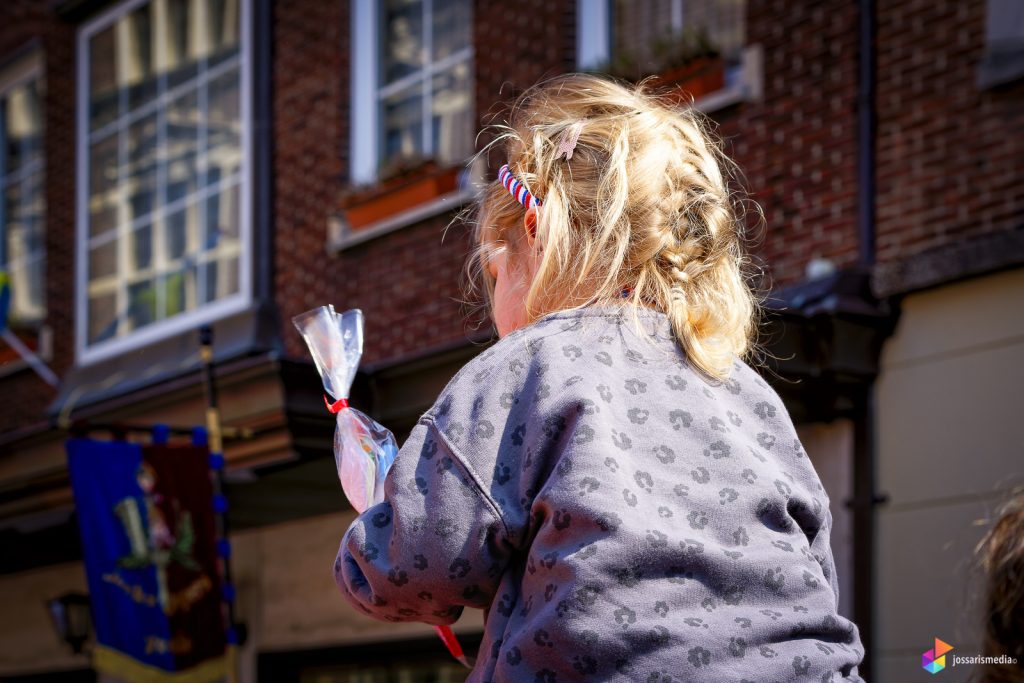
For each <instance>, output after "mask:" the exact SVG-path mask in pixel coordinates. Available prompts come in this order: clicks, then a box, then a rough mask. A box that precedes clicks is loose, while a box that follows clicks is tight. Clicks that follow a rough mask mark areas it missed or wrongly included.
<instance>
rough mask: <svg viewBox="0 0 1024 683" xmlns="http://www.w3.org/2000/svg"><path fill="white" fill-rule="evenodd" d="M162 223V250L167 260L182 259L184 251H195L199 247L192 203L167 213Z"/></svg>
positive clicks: (194, 209)
mask: <svg viewBox="0 0 1024 683" xmlns="http://www.w3.org/2000/svg"><path fill="white" fill-rule="evenodd" d="M164 225H165V228H164V239H165V242H166V243H165V245H164V252H165V254H166V256H165V258H166V259H167V260H168V261H169V262H172V261H178V260H180V259H182V258H183V257H184V256H185V254H186V253H195V251H196V250H197V249H198V247H199V236H198V228H199V225H198V219H197V217H196V207H195V205H194V204H192V205H189V206H187V207H185V208H183V209H181V210H180V211H174V212H173V213H171V214H168V215H167V217H166V218H164Z"/></svg>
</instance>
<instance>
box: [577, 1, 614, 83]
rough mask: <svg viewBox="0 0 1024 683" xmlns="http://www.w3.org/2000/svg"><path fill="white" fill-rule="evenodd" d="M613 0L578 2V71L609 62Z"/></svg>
mask: <svg viewBox="0 0 1024 683" xmlns="http://www.w3.org/2000/svg"><path fill="white" fill-rule="evenodd" d="M611 35H612V26H611V0H576V69H577V70H579V71H582V70H584V69H589V68H591V67H594V66H597V65H598V64H600V63H602V62H604V61H606V60H608V58H609V57H610V56H611V54H612V45H611Z"/></svg>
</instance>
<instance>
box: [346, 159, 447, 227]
mask: <svg viewBox="0 0 1024 683" xmlns="http://www.w3.org/2000/svg"><path fill="white" fill-rule="evenodd" d="M458 176H459V169H458V168H457V167H453V168H448V169H442V170H439V171H435V172H433V173H429V174H428V175H420V176H417V177H414V178H409V179H402V180H403V181H404V182H402V181H399V182H395V183H386V184H385V185H384V186H382V187H381V188H380V190H379V191H376V192H374V193H373V194H372V195H370V196H362V197H358V198H352V199H350V200H348V201H345V202H343V203H342V208H343V209H344V210H345V216H346V218H347V219H348V225H349V228H350V229H352V230H358V229H359V228H362V227H365V226H367V225H370V224H372V223H376V222H377V221H380V220H383V219H385V218H387V217H388V216H392V215H394V214H396V213H400V212H402V211H405V210H407V209H411V208H413V207H414V206H418V205H420V204H423V203H425V202H428V201H430V200H431V199H435V198H437V197H440V196H441V195H445V194H448V193H449V192H452V191H454V190H455V188H456V187H457V185H458Z"/></svg>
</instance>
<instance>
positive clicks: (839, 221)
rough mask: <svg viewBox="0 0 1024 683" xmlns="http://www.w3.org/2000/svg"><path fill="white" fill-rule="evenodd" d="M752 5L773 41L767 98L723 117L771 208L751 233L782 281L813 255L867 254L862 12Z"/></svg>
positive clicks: (755, 40)
mask: <svg viewBox="0 0 1024 683" xmlns="http://www.w3.org/2000/svg"><path fill="white" fill-rule="evenodd" d="M748 8H749V9H748V16H747V36H748V43H749V44H761V45H762V46H763V48H764V100H763V102H745V103H742V104H740V105H739V106H738V107H736V108H734V109H733V110H731V111H726V112H722V113H721V114H717V115H716V118H717V119H718V120H720V121H721V126H722V127H721V131H720V133H721V135H722V136H723V137H725V138H727V140H728V141H729V147H728V151H729V152H730V154H731V156H732V158H733V159H734V160H735V161H736V163H737V164H738V165H739V167H740V169H741V171H742V172H743V174H744V176H745V178H744V179H743V186H744V187H745V188H746V189H747V191H748V192H749V193H750V198H751V199H753V200H754V201H756V202H757V203H758V204H760V206H761V207H762V208H763V209H764V214H765V221H766V225H765V228H764V232H763V233H755V234H752V237H756V238H757V240H758V244H757V248H756V253H757V256H758V257H759V258H760V259H762V260H763V261H764V262H765V264H764V265H765V269H766V271H767V273H768V274H769V276H770V278H771V280H770V281H771V282H772V284H774V285H775V286H776V287H778V286H782V285H786V284H789V283H792V282H797V281H800V280H802V279H803V278H804V269H805V267H806V264H807V262H808V261H810V259H812V258H814V257H822V258H828V259H831V260H832V261H833V262H834V263H835V264H836V265H837V266H838V267H844V266H847V265H851V264H853V263H856V261H857V258H858V243H857V137H856V136H857V118H856V115H857V114H856V107H857V64H858V62H857V59H858V45H857V41H858V33H857V31H858V25H857V24H858V14H857V6H856V3H855V2H851V1H848V0H838V1H831V2H820V3H803V2H786V1H785V0H771V1H770V2H748ZM752 220H753V216H751V221H752Z"/></svg>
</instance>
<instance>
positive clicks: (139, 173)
mask: <svg viewBox="0 0 1024 683" xmlns="http://www.w3.org/2000/svg"><path fill="white" fill-rule="evenodd" d="M156 148H157V117H156V114H151V115H150V116H146V117H144V118H142V119H139V120H138V121H137V122H136V123H134V124H132V126H131V127H130V128H129V129H128V167H127V168H126V169H125V178H124V180H125V184H126V185H127V189H128V206H129V208H130V216H129V220H133V221H134V220H135V219H137V218H141V217H142V216H148V215H149V214H150V213H152V212H153V210H154V209H155V208H156V204H157V197H156V191H157V187H156V163H157V158H156Z"/></svg>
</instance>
